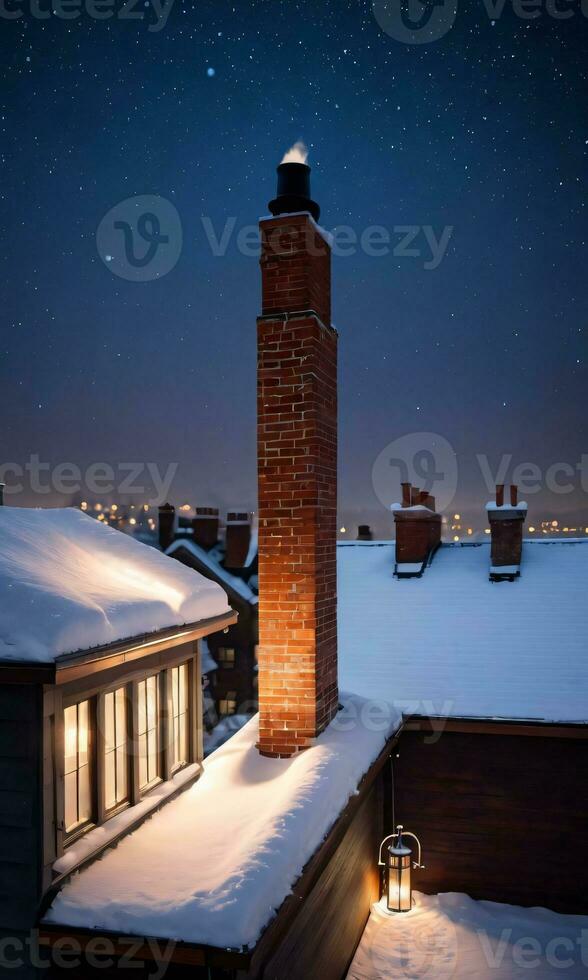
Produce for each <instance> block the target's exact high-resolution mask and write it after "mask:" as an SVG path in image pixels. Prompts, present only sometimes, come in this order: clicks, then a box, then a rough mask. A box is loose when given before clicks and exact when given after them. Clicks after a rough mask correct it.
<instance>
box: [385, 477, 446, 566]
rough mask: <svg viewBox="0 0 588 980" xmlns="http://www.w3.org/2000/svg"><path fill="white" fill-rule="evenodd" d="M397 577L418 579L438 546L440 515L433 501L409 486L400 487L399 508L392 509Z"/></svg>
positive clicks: (439, 541) (424, 492)
mask: <svg viewBox="0 0 588 980" xmlns="http://www.w3.org/2000/svg"><path fill="white" fill-rule="evenodd" d="M393 513H394V523H395V526H396V575H397V576H398V578H414V577H415V576H419V577H420V576H421V575H422V574H423V572H424V570H425V568H426V565H427V562H428V561H429V559H430V558H431V557H432V555H433V554H434V553H435V551H436V550H437V548H438V547H439V545H440V544H441V515H440V514H437V513H436V511H435V498H434V497H432V496H431V494H430V493H427V491H426V490H419V489H418V487H413V486H412V485H411V484H410V483H403V484H402V506H401V507H400V508H398V507H395V508H394V510H393Z"/></svg>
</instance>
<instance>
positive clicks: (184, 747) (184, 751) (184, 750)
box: [178, 714, 188, 762]
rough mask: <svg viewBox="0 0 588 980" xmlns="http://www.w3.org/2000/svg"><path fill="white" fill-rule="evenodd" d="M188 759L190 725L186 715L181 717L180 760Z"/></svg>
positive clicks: (185, 760)
mask: <svg viewBox="0 0 588 980" xmlns="http://www.w3.org/2000/svg"><path fill="white" fill-rule="evenodd" d="M187 761H188V725H187V721H186V715H185V714H184V715H182V716H181V718H180V758H179V759H178V762H187Z"/></svg>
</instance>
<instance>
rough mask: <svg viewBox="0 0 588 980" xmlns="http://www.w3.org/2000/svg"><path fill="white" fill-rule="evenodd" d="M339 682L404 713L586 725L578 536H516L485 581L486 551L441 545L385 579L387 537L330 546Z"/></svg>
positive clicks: (587, 667)
mask: <svg viewBox="0 0 588 980" xmlns="http://www.w3.org/2000/svg"><path fill="white" fill-rule="evenodd" d="M337 556H338V593H339V612H338V617H339V678H340V681H339V682H340V686H341V688H343V689H344V690H352V691H355V692H356V693H357V694H359V695H362V696H364V697H369V698H375V699H379V698H385V699H386V700H387V701H392V702H393V703H394V704H395V705H396V706H398V707H401V708H402V709H403V710H404V711H405V712H406V713H415V714H422V715H441V716H453V717H476V718H478V717H479V718H505V719H513V720H523V719H537V720H540V721H546V722H588V603H587V602H586V593H587V587H588V541H577V542H570V541H536V542H535V541H526V542H525V545H524V549H523V564H522V574H521V577H520V579H518V580H517V581H515V582H502V583H494V584H493V583H491V582H489V581H488V571H489V568H490V546H489V544H482V545H480V546H477V547H472V546H453V545H444V546H443V547H442V548H441V549H440V550H439V551H438V552H437V554H436V556H435V558H434V560H433V563H432V565H431V566H430V567H429V568H427V570H426V571H425V573H424V575H423V577H422V578H421V579H406V580H398V579H396V578H394V575H393V572H394V544H393V542H389V541H387V542H356V543H349V544H347V543H340V544H339V546H338V550H337Z"/></svg>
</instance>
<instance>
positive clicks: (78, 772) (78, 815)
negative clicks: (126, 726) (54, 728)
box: [63, 701, 93, 834]
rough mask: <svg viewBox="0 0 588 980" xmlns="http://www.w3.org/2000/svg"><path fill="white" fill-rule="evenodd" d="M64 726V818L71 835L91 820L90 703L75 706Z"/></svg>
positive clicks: (64, 716)
mask: <svg viewBox="0 0 588 980" xmlns="http://www.w3.org/2000/svg"><path fill="white" fill-rule="evenodd" d="M63 722H64V767H63V777H64V817H65V832H66V833H68V834H69V833H71V832H72V831H73V830H76V829H77V828H78V827H81V826H82V825H83V824H85V823H88V821H89V820H91V819H92V809H93V805H92V781H91V771H90V770H91V746H90V730H89V727H90V702H89V701H81V702H80V703H79V704H72V705H71V707H69V708H66V709H65V711H64V713H63Z"/></svg>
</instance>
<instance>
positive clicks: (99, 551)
mask: <svg viewBox="0 0 588 980" xmlns="http://www.w3.org/2000/svg"><path fill="white" fill-rule="evenodd" d="M229 611H230V610H229V605H228V603H227V597H226V594H225V592H224V591H223V589H221V587H220V586H219V585H217V584H215V583H214V582H211V581H210V580H209V579H207V578H205V577H204V576H203V575H200V574H199V573H198V572H195V571H194V570H193V569H191V568H187V567H186V566H185V565H181V564H180V563H179V562H177V561H172V560H171V559H169V558H167V557H166V556H165V555H162V554H161V553H160V552H158V551H157V550H156V549H155V548H151V547H148V546H147V545H144V544H141V543H140V542H138V541H136V540H134V539H133V538H132V537H130V536H129V535H126V534H122V533H121V532H120V531H115V530H114V529H113V528H110V527H107V526H105V525H104V524H102V523H100V522H99V521H95V520H93V519H92V518H91V517H88V516H87V515H85V514H83V513H81V512H80V511H79V510H77V509H74V508H65V509H54V510H49V509H39V510H30V509H27V508H17V507H0V661H2V660H9V661H36V662H48V661H52V660H55V658H56V657H58V656H60V655H61V654H65V653H72V652H76V651H78V650H89V649H91V648H93V647H98V646H103V645H106V644H109V643H113V642H115V641H117V640H125V639H131V638H133V637H135V636H140V635H142V634H145V633H150V632H155V631H157V630H161V629H166V628H168V627H173V626H183V625H186V624H193V623H198V622H200V621H202V620H205V619H209V618H212V617H214V616H221V615H223V614H224V613H228V612H229Z"/></svg>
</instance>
